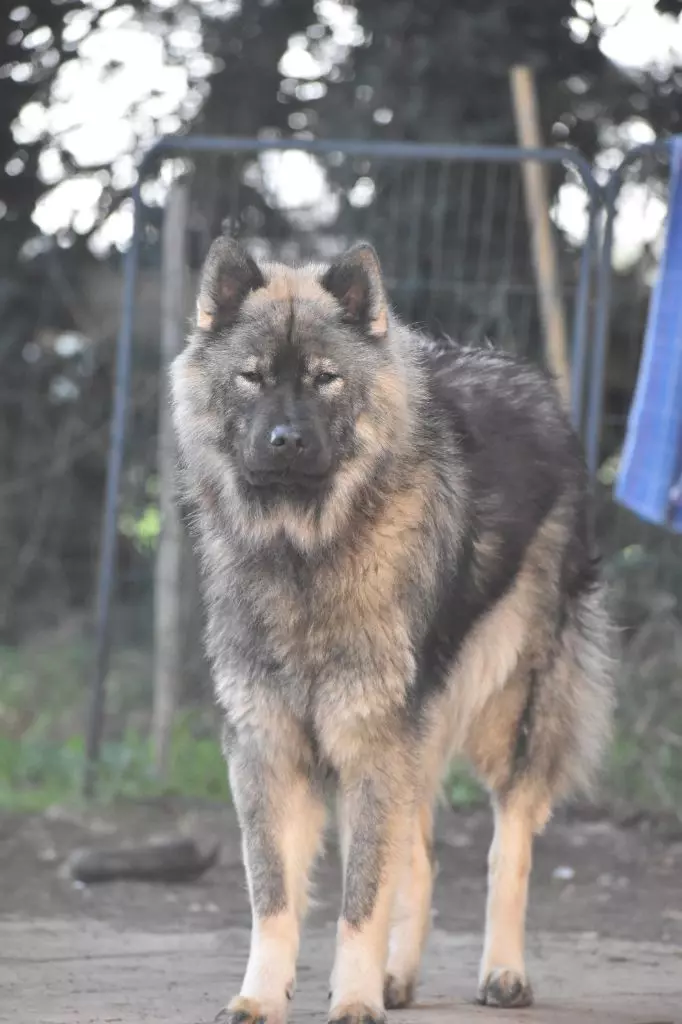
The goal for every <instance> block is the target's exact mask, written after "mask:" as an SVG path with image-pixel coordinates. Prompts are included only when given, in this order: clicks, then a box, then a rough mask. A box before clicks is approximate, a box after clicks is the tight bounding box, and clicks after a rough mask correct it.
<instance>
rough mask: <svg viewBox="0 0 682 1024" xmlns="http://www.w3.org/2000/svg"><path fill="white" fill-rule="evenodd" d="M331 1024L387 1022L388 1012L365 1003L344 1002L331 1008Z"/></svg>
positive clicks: (381, 1023)
mask: <svg viewBox="0 0 682 1024" xmlns="http://www.w3.org/2000/svg"><path fill="white" fill-rule="evenodd" d="M329 1024H386V1014H385V1013H384V1012H383V1010H380V1009H377V1007H372V1006H367V1005H366V1004H365V1003H345V1004H344V1003H342V1004H340V1005H339V1006H335V1007H333V1009H332V1010H331V1012H330V1014H329Z"/></svg>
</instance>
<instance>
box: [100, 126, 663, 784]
mask: <svg viewBox="0 0 682 1024" xmlns="http://www.w3.org/2000/svg"><path fill="white" fill-rule="evenodd" d="M653 146H654V147H656V148H660V149H661V150H663V149H664V148H665V147H666V146H667V144H666V143H656V144H653ZM652 148H653V147H652V146H640V147H637V148H636V149H633V150H632V151H630V152H629V153H628V154H626V155H625V157H624V158H623V161H622V162H621V164H620V165H619V166H618V168H616V170H615V171H613V172H612V174H611V175H610V177H609V179H608V181H607V183H606V185H605V186H602V185H600V184H599V182H598V180H597V177H596V176H595V173H594V171H593V169H592V167H591V166H590V164H589V162H588V161H587V159H586V158H585V157H584V156H583V155H582V154H581V153H580V152H578V151H576V150H574V149H571V148H568V147H560V148H543V149H525V148H522V147H518V146H488V145H480V146H478V145H456V144H421V143H410V142H371V141H358V140H347V139H342V140H339V139H329V140H327V139H254V138H239V137H228V136H200V135H195V136H167V137H163V138H161V139H159V140H158V141H157V142H156V143H155V144H154V145H153V146H152V147H151V148H150V149H149V151H148V152H147V153H146V155H145V156H144V158H143V159H142V161H141V162H140V165H139V167H138V178H137V183H136V185H135V187H134V189H133V191H132V201H133V229H132V238H131V242H130V246H129V248H128V250H127V252H126V255H125V263H124V276H123V291H122V309H121V322H120V328H119V332H118V338H117V343H116V370H115V381H114V398H113V410H112V417H111V433H110V441H109V456H108V463H107V479H106V488H105V495H104V513H103V520H102V535H101V547H100V557H99V565H98V575H97V591H96V612H95V665H94V673H93V677H92V686H91V693H90V706H89V711H88V721H87V735H86V771H85V777H84V791H85V793H86V795H89V794H91V793H92V791H93V788H94V782H95V769H96V765H97V762H98V759H99V752H100V746H101V738H102V729H103V719H104V698H105V685H106V677H107V674H108V668H109V654H110V618H111V605H112V598H113V592H114V586H115V569H116V550H117V512H118V499H119V492H120V485H121V474H122V469H123V459H124V452H125V439H126V425H127V414H128V402H129V396H130V386H131V370H132V352H133V324H134V309H135V293H136V284H137V276H138V265H139V253H140V228H141V224H142V218H143V212H144V207H143V204H142V199H141V187H142V185H143V184H144V181H145V179H146V178H147V177H148V175H149V174H150V172H151V171H152V170H153V169H154V167H155V166H156V165H157V164H158V161H159V160H160V159H163V158H168V157H174V156H175V157H182V156H188V155H193V154H213V155H223V156H230V155H233V154H238V153H240V154H244V153H253V154H259V153H262V152H266V151H272V150H275V151H286V150H299V151H302V152H305V153H310V154H320V155H322V154H331V153H338V152H341V153H343V154H344V155H346V156H351V157H353V156H358V157H368V158H376V159H382V158H386V159H394V160H400V161H420V160H421V161H424V160H439V161H441V162H444V163H464V162H471V163H483V164H484V163H501V164H518V165H522V164H523V163H524V162H526V161H537V162H539V163H542V164H545V165H563V166H565V167H568V168H571V169H572V170H573V171H574V172H575V173H576V174H577V175H578V177H579V179H580V181H581V182H582V184H583V186H584V188H585V191H586V193H587V196H588V228H587V234H586V239H585V243H584V245H583V249H582V253H581V256H580V264H579V274H578V282H577V288H576V295H575V308H574V313H573V325H572V331H571V408H570V415H571V420H572V422H573V425H574V427H575V428H576V430H578V431H579V432H580V433H581V434H582V436H583V439H584V443H585V449H586V456H587V463H588V468H589V470H590V473H591V475H592V476H594V474H595V472H596V470H597V468H598V459H599V443H600V437H601V419H602V407H603V394H604V378H605V370H606V356H607V342H608V328H609V302H610V295H611V277H612V270H611V249H612V245H613V227H614V221H615V215H616V202H617V199H618V195H619V192H620V188H621V186H622V184H623V180H624V173H625V170H626V169H627V167H629V166H631V165H632V164H633V163H635V162H636V161H637V159H638V158H641V157H642V156H644V155H645V153H647V152H649V151H651V149H652ZM595 268H596V283H595V286H594V288H593V287H592V283H593V277H594V276H595V275H594V273H593V272H594V270H595ZM591 302H593V303H594V323H593V327H592V335H593V344H592V345H589V344H588V338H589V336H590V311H591ZM586 388H587V396H586V397H587V408H586V409H585V408H584V405H585V401H584V399H585V392H586Z"/></svg>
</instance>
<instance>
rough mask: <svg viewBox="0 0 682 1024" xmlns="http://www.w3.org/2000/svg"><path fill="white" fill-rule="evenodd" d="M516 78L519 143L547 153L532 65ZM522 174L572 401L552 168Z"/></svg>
mask: <svg viewBox="0 0 682 1024" xmlns="http://www.w3.org/2000/svg"><path fill="white" fill-rule="evenodd" d="M510 78H511V92H512V100H513V106H514V118H515V121H516V133H517V137H518V141H519V145H520V146H523V147H524V148H527V149H541V148H542V136H541V132H540V118H539V114H538V104H537V94H536V90H535V81H534V78H533V72H532V71H531V69H530V68H529V67H525V66H521V65H517V66H516V67H513V68H512V69H511V72H510ZM522 173H523V184H524V191H525V197H526V214H527V217H528V224H529V227H530V234H531V244H532V248H533V263H534V267H535V281H536V287H537V292H538V303H539V306H540V318H541V320H542V326H543V329H544V334H545V339H544V340H545V345H544V348H545V359H546V361H547V367H548V369H549V370H550V372H551V373H552V374H554V376H555V377H556V380H557V386H558V388H559V391H560V392H561V395H562V397H563V399H564V400H565V401H566V403H568V401H569V399H570V381H571V371H570V365H569V358H568V342H567V335H566V320H565V317H564V307H563V301H562V295H561V277H560V274H559V261H558V259H557V252H556V246H555V242H554V234H553V229H552V222H551V218H550V215H549V189H548V187H547V176H546V168H545V165H544V164H541V163H539V162H538V161H536V160H525V161H524V162H523V166H522Z"/></svg>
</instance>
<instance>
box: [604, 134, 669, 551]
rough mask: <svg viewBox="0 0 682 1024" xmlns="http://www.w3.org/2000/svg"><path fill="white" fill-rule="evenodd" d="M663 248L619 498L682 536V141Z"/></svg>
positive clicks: (620, 481) (632, 413)
mask: <svg viewBox="0 0 682 1024" xmlns="http://www.w3.org/2000/svg"><path fill="white" fill-rule="evenodd" d="M671 158H672V164H671V172H670V198H669V208H668V224H667V230H666V240H665V250H664V253H663V258H662V260H661V266H660V270H659V274H658V279H657V281H656V284H655V286H654V289H653V292H652V295H651V302H650V305H649V315H648V319H647V327H646V334H645V337H644V349H643V352H642V358H641V362H640V367H639V375H638V379H637V387H636V389H635V395H634V399H633V402H632V407H631V409H630V415H629V417H628V425H627V431H626V435H625V445H624V447H623V454H622V458H621V465H620V471H619V475H618V480H617V482H616V488H615V496H616V500H617V501H619V502H620V503H621V504H622V505H625V506H626V508H629V509H631V510H632V511H633V512H636V513H637V515H639V516H640V517H641V518H642V519H646V520H647V521H648V522H651V523H658V524H659V525H663V526H668V527H669V528H671V529H673V530H676V531H678V532H682V137H679V138H675V139H673V140H672V141H671Z"/></svg>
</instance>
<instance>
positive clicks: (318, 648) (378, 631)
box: [257, 549, 414, 718]
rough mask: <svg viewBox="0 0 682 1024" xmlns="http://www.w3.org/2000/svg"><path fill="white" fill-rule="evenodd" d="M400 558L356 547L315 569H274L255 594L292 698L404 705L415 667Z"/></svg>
mask: <svg viewBox="0 0 682 1024" xmlns="http://www.w3.org/2000/svg"><path fill="white" fill-rule="evenodd" d="M404 575H405V565H404V560H403V559H398V558H395V559H394V560H391V559H387V558H385V557H384V558H382V552H381V550H380V549H379V550H374V549H373V550H371V551H367V550H361V551H360V552H354V553H353V554H352V555H349V556H347V557H345V558H337V559H336V560H330V562H329V564H327V565H324V564H323V565H319V566H318V567H317V568H316V570H315V571H314V572H305V573H299V574H297V573H294V572H281V573H275V572H273V573H272V574H271V575H270V579H269V582H268V584H267V585H266V586H265V587H263V588H261V590H260V592H259V594H258V598H257V615H258V618H259V619H260V623H261V625H262V627H263V635H264V642H265V643H266V644H267V645H268V649H269V654H270V655H271V658H272V660H273V662H274V663H277V664H279V665H280V666H282V674H283V679H282V683H283V685H285V686H286V687H287V689H289V690H290V691H291V694H292V697H294V698H295V700H296V703H299V702H300V701H301V700H303V701H304V702H305V706H306V709H307V711H308V713H309V714H310V713H312V715H313V717H315V718H316V717H318V716H324V717H326V716H333V715H336V716H342V717H343V716H345V715H347V714H353V715H355V716H357V715H358V714H359V715H361V716H365V717H374V716H376V715H381V714H386V713H387V712H388V711H389V710H390V709H394V708H395V707H396V706H399V705H401V704H402V703H403V702H404V699H405V693H406V690H407V688H408V687H409V684H410V682H411V680H412V677H413V673H414V658H413V653H412V638H411V636H410V615H409V608H408V607H407V605H406V601H405V600H404V591H405V578H404Z"/></svg>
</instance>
